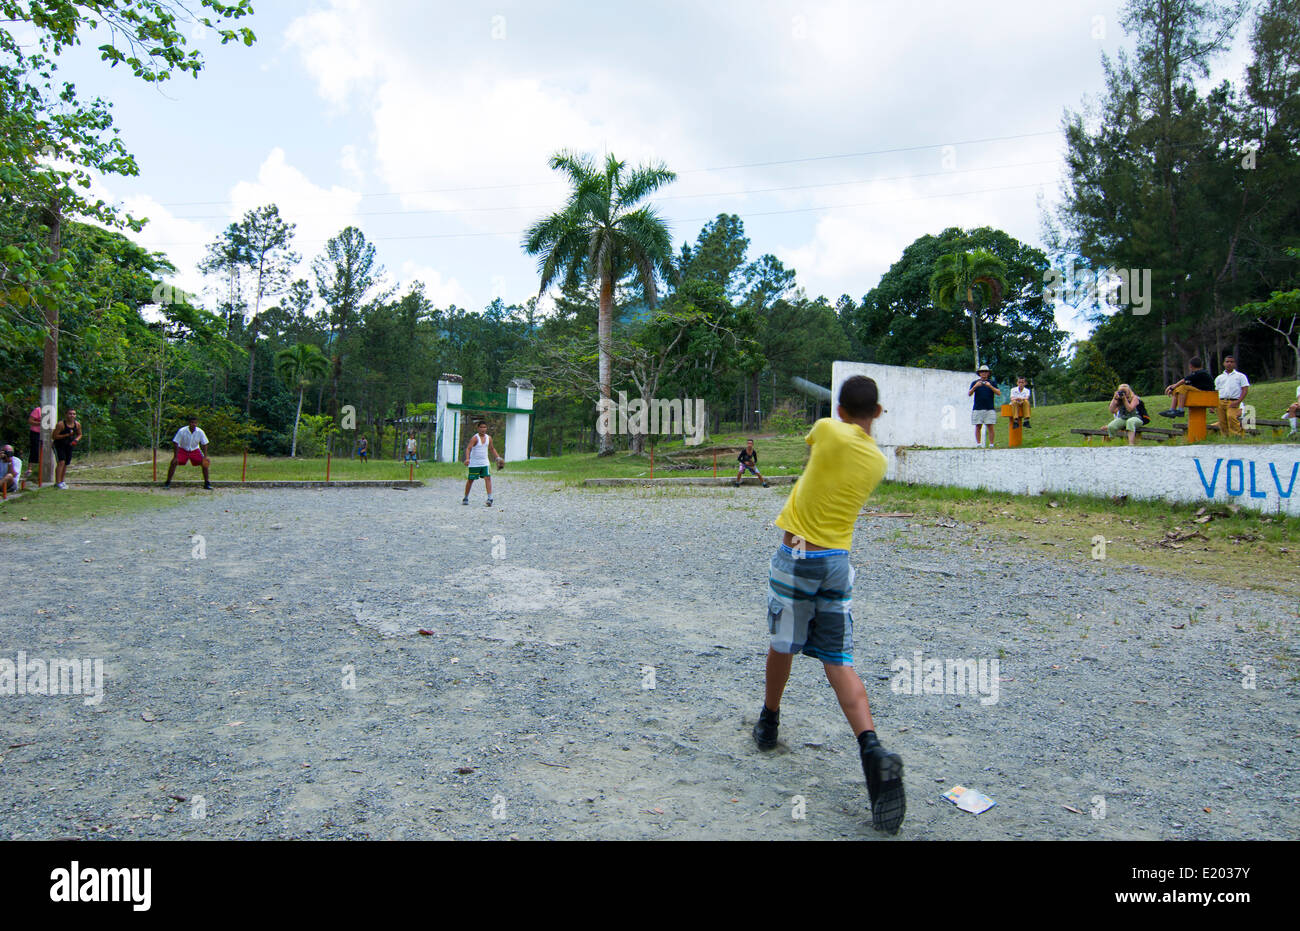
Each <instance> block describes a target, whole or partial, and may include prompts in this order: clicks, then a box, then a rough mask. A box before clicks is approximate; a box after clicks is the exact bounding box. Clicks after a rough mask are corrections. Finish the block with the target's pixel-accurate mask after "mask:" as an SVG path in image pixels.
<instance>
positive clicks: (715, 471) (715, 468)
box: [713, 449, 718, 478]
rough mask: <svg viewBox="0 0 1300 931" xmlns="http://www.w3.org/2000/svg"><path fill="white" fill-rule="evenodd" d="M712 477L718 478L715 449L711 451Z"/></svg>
mask: <svg viewBox="0 0 1300 931" xmlns="http://www.w3.org/2000/svg"><path fill="white" fill-rule="evenodd" d="M713 477H714V478H717V477H718V451H717V450H716V449H715V450H714V451H713Z"/></svg>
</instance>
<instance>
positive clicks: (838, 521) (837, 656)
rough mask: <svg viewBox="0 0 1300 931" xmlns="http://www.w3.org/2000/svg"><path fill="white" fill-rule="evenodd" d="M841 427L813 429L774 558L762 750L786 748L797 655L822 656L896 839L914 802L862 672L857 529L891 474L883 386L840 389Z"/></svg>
mask: <svg viewBox="0 0 1300 931" xmlns="http://www.w3.org/2000/svg"><path fill="white" fill-rule="evenodd" d="M836 414H837V415H838V417H839V420H838V421H836V420H831V419H830V418H825V419H822V420H819V421H817V423H815V424H813V428H812V430H810V431H809V432H808V436H807V437H806V438H805V441H806V442H807V443H808V445H809V446H810V447H811V453H810V455H809V457H808V465H807V467H806V468H805V469H804V471H803V474H802V475H801V476H799V481H797V482H796V483H795V486H794V489H793V490H792V491H791V492H790V497H789V499H788V500H787V501H786V503H785V507H784V508H783V509H782V511H781V514H780V516H778V517H777V519H776V526H777V527H779V528H781V529H782V530H783V531H785V535H784V536H783V537H782V540H781V546H780V548H779V549H778V550H777V551H776V553H774V554H773V555H772V563H771V572H770V576H769V579H768V584H769V588H770V593H769V600H768V612H767V626H768V632H769V633H771V635H772V639H771V643H770V645H769V646H768V651H767V675H766V688H765V691H764V701H763V710H762V712H761V713H760V714H759V718H758V723H757V724H755V725H754V742H755V743H757V744H758V747H759V749H760V750H770V749H771V748H773V747H775V746H776V743H777V727H778V724H779V723H780V705H781V696H782V694H784V692H785V685H786V682H787V681H788V680H789V678H790V667H791V666H792V665H793V662H794V654H796V653H805V654H807V655H808V656H811V657H812V658H813V659H819V660H821V662H822V665H823V668H824V669H825V670H826V679H827V680H828V681H829V682H830V685H831V688H832V689H834V691H835V697H836V698H837V699H839V703H840V708H841V709H842V710H843V711H844V716H845V717H846V718H848V721H849V725H850V726H851V727H852V728H853V733H854V734H855V735H856V736H857V738H858V753H859V756H860V757H861V759H862V771H863V774H864V775H865V776H866V779H867V793H868V795H869V796H870V798H871V823H872V826H873V827H875V828H876V829H877V830H883V831H888V832H889V833H890V834H896V833H897V832H898V828H899V826H900V825H901V824H902V823H903V814H904V812H905V811H906V809H907V802H906V799H905V797H904V794H903V760H902V758H901V757H900V756H899V755H898V754H897V753H890V752H889V751H888V750H886V749H885V748H884V747H882V746H881V745H880V740H879V739H878V738H877V737H876V731H875V725H874V723H873V721H872V718H871V706H870V704H869V703H868V701H867V690H866V688H864V687H863V685H862V680H861V679H860V678H858V674H857V672H856V671H855V670H854V668H853V615H852V614H851V612H850V610H849V609H850V605H851V603H852V593H853V567H852V566H851V565H850V564H849V548H850V547H851V546H852V545H853V527H854V524H855V523H856V522H857V518H858V514H859V513H860V512H861V511H862V506H863V505H864V504H865V503H866V501H867V498H868V497H870V495H871V493H872V492H873V491H874V490H875V488H876V486H877V485H878V484H880V481H881V479H883V478H884V477H885V456H884V454H883V453H882V452H881V451H880V449H879V448H878V447H877V446H876V441H875V440H873V439H872V438H871V424H872V422H873V421H874V420H875V419H876V418H877V417H879V416H880V414H881V409H880V398H879V390H878V389H877V387H876V383H875V382H874V381H872V380H871V379H870V378H866V377H864V376H862V375H855V376H854V377H852V378H850V379H848V380H847V381H845V382H844V384H843V385H842V386H841V387H840V397H839V406H838V407H837V408H836Z"/></svg>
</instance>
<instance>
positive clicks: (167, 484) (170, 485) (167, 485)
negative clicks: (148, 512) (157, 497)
mask: <svg viewBox="0 0 1300 931" xmlns="http://www.w3.org/2000/svg"><path fill="white" fill-rule="evenodd" d="M171 487H172V483H171V482H163V488H171Z"/></svg>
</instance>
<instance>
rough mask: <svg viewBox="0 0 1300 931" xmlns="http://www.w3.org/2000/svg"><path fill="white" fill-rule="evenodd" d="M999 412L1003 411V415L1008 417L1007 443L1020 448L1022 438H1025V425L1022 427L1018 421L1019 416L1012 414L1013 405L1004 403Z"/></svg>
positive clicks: (1013, 447) (1014, 447)
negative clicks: (1023, 431)
mask: <svg viewBox="0 0 1300 931" xmlns="http://www.w3.org/2000/svg"><path fill="white" fill-rule="evenodd" d="M999 413H1001V415H1002V416H1003V417H1006V418H1008V421H1007V445H1008V446H1009V447H1011V448H1012V449H1019V448H1020V443H1021V440H1022V439H1023V435H1024V434H1023V433H1022V430H1023V427H1021V426H1020V424H1019V423H1017V422H1016V421H1017V418H1015V417H1012V416H1011V405H1010V404H1003V405H1002V409H1001V411H999Z"/></svg>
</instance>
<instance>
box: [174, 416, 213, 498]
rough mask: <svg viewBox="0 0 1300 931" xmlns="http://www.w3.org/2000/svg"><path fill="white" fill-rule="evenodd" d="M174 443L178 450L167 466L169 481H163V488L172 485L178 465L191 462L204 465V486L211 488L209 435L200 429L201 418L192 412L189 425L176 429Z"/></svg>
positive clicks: (191, 463)
mask: <svg viewBox="0 0 1300 931" xmlns="http://www.w3.org/2000/svg"><path fill="white" fill-rule="evenodd" d="M172 445H173V446H174V447H175V448H176V452H175V453H174V454H173V455H172V463H171V465H169V466H168V467H167V481H165V482H163V488H170V487H171V483H172V476H173V475H175V474H176V467H177V466H178V465H185V464H186V463H189V464H190V465H196V466H202V467H203V487H204V488H207V489H209V490H211V488H212V482H210V481H209V480H208V466H209V465H210V464H211V460H209V459H208V435H207V434H206V433H204V432H203V431H202V430H200V429H199V418H197V417H195V416H194V415H193V414H191V415H190V421H189V426H188V427H181V428H180V429H179V430H177V431H176V435H175V436H174V437H172Z"/></svg>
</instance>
